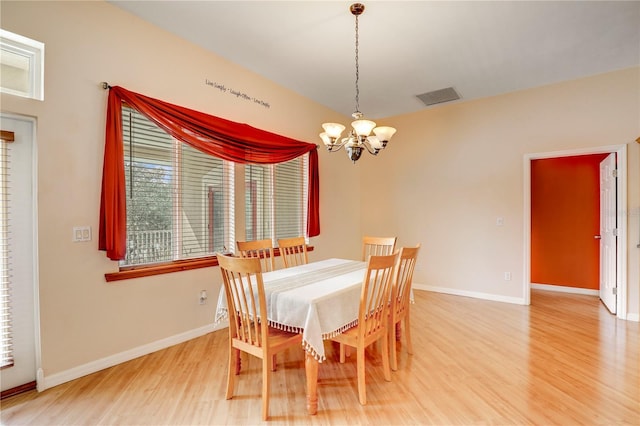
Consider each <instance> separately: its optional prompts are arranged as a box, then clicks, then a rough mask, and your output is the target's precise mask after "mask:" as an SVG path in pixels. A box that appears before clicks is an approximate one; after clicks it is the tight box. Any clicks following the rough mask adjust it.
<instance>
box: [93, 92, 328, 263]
mask: <svg viewBox="0 0 640 426" xmlns="http://www.w3.org/2000/svg"><path fill="white" fill-rule="evenodd" d="M123 102H125V103H126V104H127V105H129V106H130V107H131V108H133V109H135V110H137V111H139V112H140V113H141V114H143V115H144V116H145V117H147V118H148V119H149V120H151V121H153V122H154V123H156V124H157V125H158V126H159V127H160V128H162V129H164V130H165V131H166V132H167V133H169V134H170V135H171V136H173V137H174V138H176V139H178V140H180V141H182V142H184V143H186V144H189V145H191V146H192V147H194V148H196V149H198V150H200V151H202V152H205V153H207V154H210V155H213V156H215V157H218V158H222V159H224V160H228V161H233V162H236V163H258V164H273V163H280V162H283V161H289V160H292V159H294V158H296V157H299V156H301V155H304V154H306V153H309V205H308V218H307V223H308V227H307V232H308V234H309V236H310V237H315V236H316V235H319V234H320V212H319V200H320V197H319V192H320V179H319V175H318V151H317V149H316V148H317V147H316V145H315V144H312V143H307V142H301V141H298V140H295V139H291V138H287V137H285V136H280V135H277V134H275V133H270V132H267V131H264V130H260V129H256V128H255V127H251V126H249V125H247V124H243V123H236V122H233V121H229V120H225V119H223V118H219V117H215V116H212V115H208V114H204V113H202V112H199V111H194V110H191V109H188V108H184V107H181V106H177V105H173V104H170V103H168V102H163V101H160V100H158V99H153V98H150V97H148V96H144V95H140V94H138V93H134V92H130V91H128V90H126V89H123V88H122V87H119V86H115V87H111V88H110V89H109V99H108V101H107V124H106V136H105V147H104V164H103V170H102V195H101V198H100V235H99V245H98V247H99V249H100V250H105V251H106V252H107V256H108V257H109V258H110V259H112V260H122V259H124V256H125V251H126V237H127V232H126V226H127V215H126V195H125V194H126V192H125V178H124V148H123V143H122V103H123Z"/></svg>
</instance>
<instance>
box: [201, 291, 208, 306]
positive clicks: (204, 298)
mask: <svg viewBox="0 0 640 426" xmlns="http://www.w3.org/2000/svg"><path fill="white" fill-rule="evenodd" d="M199 301H200V304H201V305H205V304H206V303H207V290H200V299H199Z"/></svg>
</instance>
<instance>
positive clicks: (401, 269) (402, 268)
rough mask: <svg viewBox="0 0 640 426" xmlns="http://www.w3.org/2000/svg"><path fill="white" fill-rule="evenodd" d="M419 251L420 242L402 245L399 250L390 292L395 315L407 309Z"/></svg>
mask: <svg viewBox="0 0 640 426" xmlns="http://www.w3.org/2000/svg"><path fill="white" fill-rule="evenodd" d="M419 251H420V244H418V245H417V246H415V247H403V248H402V249H401V250H400V256H399V257H398V266H397V268H396V276H395V280H394V286H393V293H392V294H393V296H392V297H393V302H394V303H393V305H394V308H393V309H394V315H396V316H397V317H400V316H402V314H403V312H404V311H406V310H407V309H409V303H410V298H411V285H412V283H413V272H414V271H415V268H416V262H417V260H418V252H419Z"/></svg>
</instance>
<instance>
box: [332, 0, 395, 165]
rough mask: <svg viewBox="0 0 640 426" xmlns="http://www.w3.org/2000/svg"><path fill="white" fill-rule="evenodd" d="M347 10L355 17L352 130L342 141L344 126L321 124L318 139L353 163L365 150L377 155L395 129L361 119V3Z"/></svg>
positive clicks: (362, 6) (362, 9) (362, 7)
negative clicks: (354, 77)
mask: <svg viewBox="0 0 640 426" xmlns="http://www.w3.org/2000/svg"><path fill="white" fill-rule="evenodd" d="M349 10H350V11H351V14H352V15H353V16H355V17H356V109H355V111H354V112H353V114H351V116H352V117H353V118H354V120H355V121H353V122H352V123H351V127H352V129H351V131H350V132H349V136H347V137H346V138H342V139H340V136H342V132H343V131H344V129H345V126H343V125H342V124H340V123H324V124H322V128H323V129H324V132H322V133H320V139H322V142H323V143H324V144H325V146H326V147H327V151H329V152H336V151H339V150H340V149H341V148H342V147H344V149H345V150H346V151H347V156H348V157H349V159H351V161H353V162H354V163H355V162H356V161H358V159H359V158H360V155H362V151H363V150H365V149H366V150H367V151H369V153H370V154H372V155H378V153H379V152H380V151H381V150H383V149H384V148H385V147H386V146H387V143H388V142H389V140H390V139H391V137H392V136H393V134H394V133H395V132H396V129H394V128H393V127H387V126H380V127H376V123H375V122H373V121H371V120H365V119H364V118H363V117H364V115H363V114H362V113H361V112H360V89H359V87H358V81H359V80H360V70H359V64H358V47H359V44H358V16H360V15H361V14H362V12H364V5H363V4H362V3H354V4H352V5H351V7H350V8H349ZM371 131H373V135H371ZM370 135H371V136H370Z"/></svg>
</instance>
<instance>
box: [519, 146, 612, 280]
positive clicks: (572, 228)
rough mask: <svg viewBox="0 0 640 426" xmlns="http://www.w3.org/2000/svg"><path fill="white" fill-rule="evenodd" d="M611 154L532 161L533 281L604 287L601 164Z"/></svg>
mask: <svg viewBox="0 0 640 426" xmlns="http://www.w3.org/2000/svg"><path fill="white" fill-rule="evenodd" d="M606 156H607V154H593V155H581V156H575V157H561V158H548V159H540V160H534V161H532V162H531V282H532V283H537V284H550V285H560V286H566V287H578V288H585V289H593V290H597V289H599V288H600V284H599V281H600V279H599V274H600V259H599V256H600V241H599V240H597V239H595V238H594V235H598V234H599V232H600V176H599V173H600V162H601V161H602V160H603V159H604V158H606Z"/></svg>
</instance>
